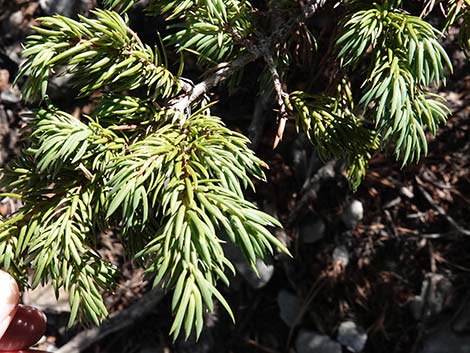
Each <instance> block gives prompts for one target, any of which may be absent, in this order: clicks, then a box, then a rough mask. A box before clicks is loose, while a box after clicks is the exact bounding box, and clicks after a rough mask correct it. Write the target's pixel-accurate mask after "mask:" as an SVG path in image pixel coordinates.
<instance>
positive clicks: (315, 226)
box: [299, 213, 326, 244]
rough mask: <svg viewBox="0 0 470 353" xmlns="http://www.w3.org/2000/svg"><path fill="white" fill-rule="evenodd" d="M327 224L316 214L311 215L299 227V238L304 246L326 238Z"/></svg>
mask: <svg viewBox="0 0 470 353" xmlns="http://www.w3.org/2000/svg"><path fill="white" fill-rule="evenodd" d="M325 228H326V227H325V223H323V221H322V220H321V219H320V218H319V217H317V216H316V215H314V214H311V213H309V214H308V215H307V216H306V217H304V219H303V220H302V222H301V223H300V225H299V237H300V240H301V241H302V242H303V243H304V244H312V243H315V242H317V241H319V240H321V239H322V238H323V237H324V236H325Z"/></svg>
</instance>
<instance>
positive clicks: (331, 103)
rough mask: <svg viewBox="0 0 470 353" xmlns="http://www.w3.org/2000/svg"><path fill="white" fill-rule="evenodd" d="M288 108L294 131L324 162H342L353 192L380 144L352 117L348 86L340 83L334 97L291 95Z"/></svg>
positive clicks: (374, 135) (301, 93)
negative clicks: (313, 146) (307, 140)
mask: <svg viewBox="0 0 470 353" xmlns="http://www.w3.org/2000/svg"><path fill="white" fill-rule="evenodd" d="M288 107H289V108H290V110H291V111H292V113H293V114H294V116H295V117H296V125H297V129H298V130H299V128H302V130H303V131H304V132H305V134H306V135H307V137H308V138H309V140H310V141H311V142H312V143H313V144H314V145H315V147H316V149H317V151H318V153H319V155H320V156H321V157H322V158H323V159H325V160H327V159H331V158H336V159H343V160H344V161H345V162H346V163H347V165H348V178H349V181H350V183H351V186H352V188H353V189H354V190H355V189H356V188H357V187H358V186H359V184H360V183H361V181H362V179H363V177H364V175H365V173H366V170H367V165H368V161H369V159H370V157H371V154H372V153H373V152H374V151H375V150H377V149H378V147H379V141H378V134H377V133H376V132H375V131H374V130H371V129H368V128H366V127H365V126H363V124H362V122H361V119H359V118H358V117H356V116H355V115H354V113H353V112H354V105H353V100H352V96H351V92H350V91H349V89H348V86H347V84H346V83H345V82H344V81H343V82H341V83H340V84H339V85H338V92H337V94H336V95H326V94H324V95H310V94H307V93H305V92H302V91H297V92H292V93H290V94H289V101H288Z"/></svg>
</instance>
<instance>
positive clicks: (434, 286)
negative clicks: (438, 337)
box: [410, 273, 452, 320]
mask: <svg viewBox="0 0 470 353" xmlns="http://www.w3.org/2000/svg"><path fill="white" fill-rule="evenodd" d="M451 287H452V284H451V283H450V281H449V279H448V278H446V277H444V276H443V275H440V274H437V273H428V274H427V275H426V277H425V279H424V281H423V283H422V285H421V293H420V295H417V296H415V297H414V299H413V300H412V301H411V303H410V310H411V313H412V314H413V317H414V318H415V319H416V320H423V319H427V318H429V317H431V316H434V315H437V314H439V313H441V312H442V310H443V309H444V304H445V300H446V298H447V295H448V294H449V291H450V290H451Z"/></svg>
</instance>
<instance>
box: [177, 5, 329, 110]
mask: <svg viewBox="0 0 470 353" xmlns="http://www.w3.org/2000/svg"><path fill="white" fill-rule="evenodd" d="M325 3H326V0H310V1H307V3H306V4H305V5H304V6H303V7H302V9H301V11H300V14H299V16H296V17H295V18H293V19H292V20H290V21H287V22H286V23H285V24H283V25H282V26H280V27H279V28H278V29H277V30H276V31H274V33H273V34H272V35H271V36H269V37H267V38H266V40H260V41H259V43H258V44H257V45H253V46H248V48H247V49H248V51H247V52H246V53H244V54H242V55H240V56H239V57H238V58H236V59H235V60H234V61H232V62H230V63H221V64H219V65H217V66H216V67H215V68H214V69H213V70H211V71H212V74H211V75H210V76H209V77H207V78H206V79H205V80H203V81H202V82H200V83H198V84H197V85H195V86H194V87H193V88H192V90H191V91H190V92H189V93H185V94H184V95H182V96H180V97H178V98H176V99H173V100H172V101H170V108H172V109H174V110H175V111H177V112H180V113H185V112H186V110H187V109H188V107H189V106H190V105H191V104H192V103H194V102H195V101H196V100H197V99H198V98H199V97H200V96H202V95H204V94H206V93H208V92H209V91H210V90H211V89H212V88H214V87H216V86H217V85H219V84H220V83H221V82H223V81H225V80H226V79H227V78H229V77H230V76H231V75H232V74H233V73H234V72H236V71H237V70H239V69H240V68H242V67H244V66H246V65H247V64H249V63H250V62H253V61H255V60H257V59H259V58H262V57H263V56H264V55H265V54H266V53H269V52H270V50H271V48H275V47H276V44H277V43H280V42H282V41H283V40H284V39H285V37H286V36H287V35H288V34H289V33H290V31H291V30H292V29H293V28H294V27H295V26H297V25H298V23H299V22H302V21H305V20H307V19H308V18H310V17H312V16H313V15H314V14H315V13H316V12H317V11H318V10H319V9H320V8H321V7H322V6H324V5H325Z"/></svg>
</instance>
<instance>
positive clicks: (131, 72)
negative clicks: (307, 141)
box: [0, 10, 288, 337]
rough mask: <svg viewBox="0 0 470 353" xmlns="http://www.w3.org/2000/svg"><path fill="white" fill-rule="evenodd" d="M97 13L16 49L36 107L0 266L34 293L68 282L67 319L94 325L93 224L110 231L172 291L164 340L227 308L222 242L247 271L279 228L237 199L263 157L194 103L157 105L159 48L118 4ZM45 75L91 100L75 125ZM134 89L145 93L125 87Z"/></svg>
mask: <svg viewBox="0 0 470 353" xmlns="http://www.w3.org/2000/svg"><path fill="white" fill-rule="evenodd" d="M94 14H95V15H96V19H85V18H83V17H81V18H80V21H73V20H70V19H67V18H65V17H61V16H54V17H48V18H42V19H40V23H41V27H35V28H34V30H35V31H36V32H37V33H39V34H38V35H32V36H30V37H29V39H28V42H27V43H26V47H25V57H26V61H25V63H24V64H23V66H22V69H21V73H20V77H26V80H25V83H24V90H25V94H26V97H27V98H28V99H35V98H37V97H39V98H40V99H41V100H42V106H43V107H42V108H40V109H38V110H36V111H35V112H34V113H32V114H30V115H28V116H26V117H25V118H26V120H27V121H29V126H28V127H29V128H30V130H31V133H30V134H29V136H28V138H29V145H28V146H27V147H26V148H25V149H24V150H23V151H22V156H21V158H20V159H19V160H16V161H14V162H12V163H10V164H9V165H8V166H7V167H6V168H5V169H4V170H2V178H1V181H0V187H2V188H4V189H5V190H6V193H4V196H10V197H17V198H19V199H20V200H21V201H22V204H23V206H22V207H21V208H20V209H19V210H18V211H17V213H16V214H14V215H11V216H10V218H8V219H5V220H2V222H1V224H0V231H1V233H0V239H1V243H0V250H1V253H0V255H1V256H0V258H1V259H2V262H1V264H2V265H3V267H4V268H6V269H7V270H8V269H12V267H13V266H14V267H15V272H16V273H17V274H18V275H20V276H21V275H22V274H24V273H25V270H26V269H27V268H31V269H32V271H33V280H32V286H33V287H35V286H37V285H38V284H39V283H41V282H46V281H48V280H52V282H53V285H54V288H55V289H56V291H57V292H58V290H59V288H61V287H64V288H65V289H67V290H69V291H70V292H71V295H70V305H71V309H72V311H71V316H70V321H69V325H71V324H73V322H74V320H75V318H76V317H80V318H82V319H85V320H87V319H88V320H91V321H92V322H94V323H96V324H97V323H99V321H100V320H101V319H102V318H103V317H105V316H106V314H107V311H106V308H105V306H104V303H103V300H102V297H101V294H100V293H101V291H102V290H106V289H109V288H110V287H112V285H113V283H114V275H115V272H116V269H115V268H114V266H113V265H112V264H110V263H108V262H106V261H105V260H104V259H102V258H101V256H100V255H99V254H98V253H97V252H96V248H97V244H98V242H99V239H100V234H101V232H104V231H106V230H107V229H110V228H111V229H119V230H120V232H121V235H122V242H123V243H124V245H125V248H126V250H127V252H128V254H129V255H130V256H133V257H135V259H136V261H137V262H139V263H140V264H142V266H144V267H145V268H146V272H147V273H148V275H149V276H151V277H152V276H153V277H154V281H153V284H154V286H161V287H163V288H164V289H166V290H168V291H171V290H173V304H172V309H173V311H174V313H175V321H174V323H173V326H172V328H171V332H172V333H173V334H174V337H176V336H178V335H179V333H180V332H181V331H182V330H184V331H185V333H186V337H188V336H189V335H190V333H191V332H193V331H194V330H195V332H196V335H197V336H199V334H200V333H201V330H202V324H203V315H204V312H205V311H206V310H207V309H209V310H213V308H214V303H213V302H214V300H215V299H218V300H219V301H220V302H221V303H222V304H223V306H224V307H225V308H226V309H227V310H228V312H229V313H230V314H231V311H230V308H229V306H228V303H227V302H226V301H225V299H224V298H223V297H222V295H221V294H220V292H219V291H218V289H217V288H216V285H217V283H218V281H219V280H222V281H223V282H224V283H226V284H227V285H228V284H229V279H228V274H227V273H226V271H227V270H229V271H230V272H231V273H233V272H234V268H233V266H232V265H231V263H230V261H229V260H228V259H227V258H226V257H225V255H224V248H223V246H222V244H223V243H224V242H226V241H231V242H233V243H235V244H236V245H238V246H239V247H240V248H241V250H242V252H243V253H244V255H245V256H246V258H247V260H248V262H249V263H250V265H251V266H252V267H253V269H255V262H256V258H257V257H263V256H264V255H265V254H266V253H267V252H271V253H272V252H273V251H274V247H277V248H279V249H281V250H283V251H285V252H288V251H287V249H286V248H285V247H284V246H283V245H282V244H281V243H280V242H279V241H278V240H277V239H276V238H275V237H274V236H273V235H272V234H271V233H270V231H269V227H276V226H280V223H279V222H278V221H277V220H276V219H274V218H273V217H271V216H269V215H267V214H265V213H263V212H261V211H259V210H257V208H256V207H255V205H253V204H252V203H250V202H248V201H246V200H245V198H244V191H245V189H246V188H247V187H251V188H254V186H253V183H252V181H251V178H252V177H255V178H258V179H264V174H263V170H262V168H263V167H264V166H265V164H264V163H263V162H262V161H261V160H260V159H258V158H257V157H256V156H255V155H254V153H253V152H252V151H250V150H249V149H248V148H247V144H248V140H247V139H246V138H245V137H244V136H243V135H240V134H238V133H235V132H233V131H231V130H229V129H227V128H226V127H225V126H224V125H223V124H222V122H221V121H220V119H219V118H216V117H213V116H210V115H209V114H208V112H209V109H208V106H206V105H204V102H202V103H194V104H193V105H192V107H191V108H192V110H195V112H194V113H193V114H191V115H189V116H183V117H182V115H184V114H183V113H182V112H180V111H179V112H175V111H174V109H173V108H166V107H164V106H163V105H162V104H161V103H162V102H164V100H163V99H161V98H165V97H168V96H170V95H171V96H175V95H176V94H177V93H178V92H179V84H178V79H177V77H175V76H174V75H173V74H171V73H170V71H169V70H168V69H167V68H166V66H165V63H164V62H160V59H159V57H160V56H159V53H158V51H151V50H150V48H149V47H147V46H144V45H143V44H142V43H141V42H140V40H139V39H138V37H137V36H136V34H135V33H133V32H132V31H131V30H130V29H129V28H128V27H127V24H126V22H125V20H124V19H123V18H122V17H121V16H120V15H118V14H117V13H116V12H112V11H103V10H97V11H95V12H94ZM136 68H137V69H136ZM55 70H65V71H64V72H66V73H70V74H74V75H75V76H74V79H73V81H74V84H75V85H76V87H77V88H78V89H80V92H81V94H82V95H84V96H86V95H87V96H90V95H93V100H94V109H93V111H92V112H91V114H90V116H82V117H80V119H77V118H75V117H73V116H71V115H70V114H67V113H65V112H63V111H61V110H59V109H58V108H56V107H54V105H53V104H52V103H50V102H49V101H48V98H47V96H46V94H47V83H48V80H49V75H50V74H51V73H52V72H53V71H55ZM141 87H144V88H146V90H147V96H146V97H145V98H140V97H138V96H137V95H134V94H135V93H136V91H135V89H136V88H141ZM96 91H100V94H99V95H96V94H95V92H96ZM189 110H191V109H188V111H189ZM175 116H176V117H180V118H181V119H174V117H175ZM222 234H223V236H222ZM231 315H232V314H231ZM232 317H233V315H232Z"/></svg>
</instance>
